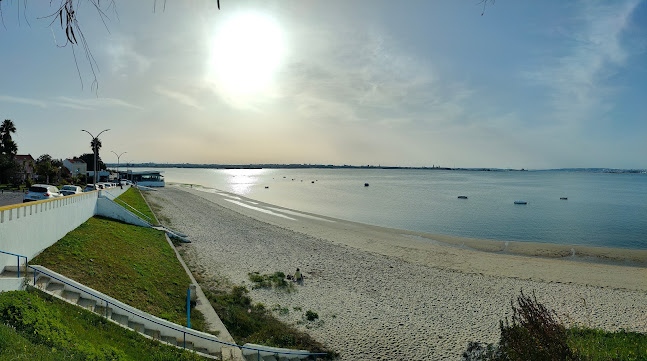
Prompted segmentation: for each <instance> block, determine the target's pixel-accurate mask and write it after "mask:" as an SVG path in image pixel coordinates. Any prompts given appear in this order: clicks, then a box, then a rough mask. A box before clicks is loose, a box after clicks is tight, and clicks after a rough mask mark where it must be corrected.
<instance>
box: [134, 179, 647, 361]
mask: <svg viewBox="0 0 647 361" xmlns="http://www.w3.org/2000/svg"><path fill="white" fill-rule="evenodd" d="M146 195H147V198H148V199H149V200H150V201H152V202H153V203H154V204H157V205H159V206H160V207H161V210H160V211H159V213H160V214H159V215H161V216H162V218H163V219H164V218H166V219H168V220H170V222H171V223H170V226H171V227H172V228H175V229H177V230H178V231H181V232H183V233H185V234H187V235H188V238H189V239H190V240H191V241H192V243H191V244H188V245H185V246H183V248H184V251H185V252H186V253H185V254H186V256H185V257H186V261H187V263H188V265H189V267H190V268H192V269H193V270H197V271H199V272H203V273H205V274H207V275H211V276H213V277H225V278H227V279H228V280H230V281H231V282H232V283H234V284H243V283H245V284H247V285H249V284H250V282H249V280H248V273H250V272H259V273H261V274H265V273H274V272H276V271H282V272H284V273H286V274H287V273H293V272H294V270H295V269H296V268H297V267H300V268H301V269H302V270H303V273H304V275H305V277H306V279H305V282H304V284H303V285H302V286H297V291H296V292H293V293H285V292H280V291H276V290H267V289H262V290H252V291H251V292H250V294H251V296H252V298H253V299H254V301H255V302H261V303H263V304H264V305H265V306H266V307H268V308H270V309H271V308H283V309H287V310H288V311H289V312H288V313H287V315H286V314H280V313H279V312H276V314H277V315H278V317H280V318H282V319H284V320H286V321H287V322H290V323H293V324H296V326H297V327H298V328H300V329H302V330H305V331H307V332H308V333H310V334H311V335H313V336H314V337H315V338H316V339H317V340H319V341H321V342H323V343H324V344H326V345H327V346H329V347H330V348H332V349H334V350H336V351H337V352H339V353H340V355H341V359H342V360H380V359H384V360H422V359H434V360H441V359H442V360H459V359H460V356H461V354H462V352H463V351H464V350H465V348H466V346H467V343H468V342H470V341H480V342H497V341H498V336H499V329H498V324H499V320H500V319H502V318H505V317H506V316H507V315H509V313H510V301H511V299H512V298H513V297H515V296H517V295H519V292H520V291H521V290H522V289H523V290H524V292H526V293H532V292H534V293H535V294H536V296H537V299H538V300H539V301H541V302H544V303H545V304H546V305H547V306H548V307H551V308H553V309H555V311H556V312H557V313H558V315H559V316H560V317H561V319H562V320H563V321H564V322H565V323H567V324H583V325H587V326H591V327H600V328H604V329H608V330H618V329H627V330H635V331H641V332H647V312H645V311H646V310H647V297H645V296H647V294H646V293H647V267H645V266H644V261H645V259H647V257H646V256H645V254H644V252H643V251H626V250H613V249H594V248H582V247H580V248H577V249H573V250H571V249H570V248H568V247H567V248H566V250H565V248H564V247H562V246H549V245H541V244H526V245H524V244H521V243H507V244H506V243H504V242H495V241H489V242H488V241H477V240H469V239H461V238H459V237H448V236H438V235H429V234H421V233H416V232H408V231H402V230H394V229H387V228H381V227H375V226H369V225H364V224H358V223H353V222H347V221H343V220H338V219H333V218H329V217H324V216H319V215H315V214H306V213H302V212H298V211H295V210H285V209H282V208H280V207H276V206H272V205H268V204H264V203H261V202H256V201H252V200H248V199H245V198H243V197H240V196H236V195H232V194H227V193H224V192H218V191H211V192H205V191H200V190H197V189H190V188H186V187H179V186H176V185H171V186H167V187H166V188H163V189H160V190H158V191H155V192H147V194H146ZM385 211H387V210H385ZM476 249H480V250H476ZM572 252H575V254H577V255H581V256H580V257H572V256H571V253H572ZM528 255H533V256H528ZM536 255H540V256H541V257H537V256H536ZM551 257H558V258H551ZM593 258H595V259H596V260H600V259H602V260H607V261H609V262H611V263H613V264H611V263H604V262H587V260H588V261H590V260H591V259H593ZM623 263H625V264H623ZM641 265H643V266H641ZM250 288H251V287H250ZM295 308H296V309H295ZM299 309H300V310H299ZM307 310H312V311H314V312H317V313H318V315H319V317H320V321H317V322H298V321H300V320H302V319H303V315H304V312H305V311H307Z"/></svg>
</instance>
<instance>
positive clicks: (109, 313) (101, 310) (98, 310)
mask: <svg viewBox="0 0 647 361" xmlns="http://www.w3.org/2000/svg"><path fill="white" fill-rule="evenodd" d="M94 312H95V313H96V314H98V315H101V316H103V317H110V316H112V308H110V307H108V310H107V311H106V306H98V305H96V306H94Z"/></svg>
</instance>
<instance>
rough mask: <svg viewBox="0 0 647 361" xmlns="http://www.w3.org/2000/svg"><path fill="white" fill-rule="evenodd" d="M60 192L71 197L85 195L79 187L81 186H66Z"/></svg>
mask: <svg viewBox="0 0 647 361" xmlns="http://www.w3.org/2000/svg"><path fill="white" fill-rule="evenodd" d="M60 192H61V194H62V195H64V196H70V195H72V194H79V193H83V189H81V187H79V186H73V185H66V186H63V187H61V190H60Z"/></svg>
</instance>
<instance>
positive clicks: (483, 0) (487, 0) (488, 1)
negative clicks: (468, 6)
mask: <svg viewBox="0 0 647 361" xmlns="http://www.w3.org/2000/svg"><path fill="white" fill-rule="evenodd" d="M495 1H496V0H481V1H480V2H479V4H483V11H482V12H481V16H483V14H485V7H486V6H487V4H494V2H495Z"/></svg>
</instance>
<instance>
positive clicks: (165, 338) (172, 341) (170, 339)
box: [162, 336, 177, 346]
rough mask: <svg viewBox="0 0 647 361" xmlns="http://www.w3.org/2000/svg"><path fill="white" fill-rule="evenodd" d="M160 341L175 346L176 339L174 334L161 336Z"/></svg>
mask: <svg viewBox="0 0 647 361" xmlns="http://www.w3.org/2000/svg"><path fill="white" fill-rule="evenodd" d="M162 341H164V342H166V343H168V344H171V345H173V346H177V339H176V338H175V337H174V336H162Z"/></svg>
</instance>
